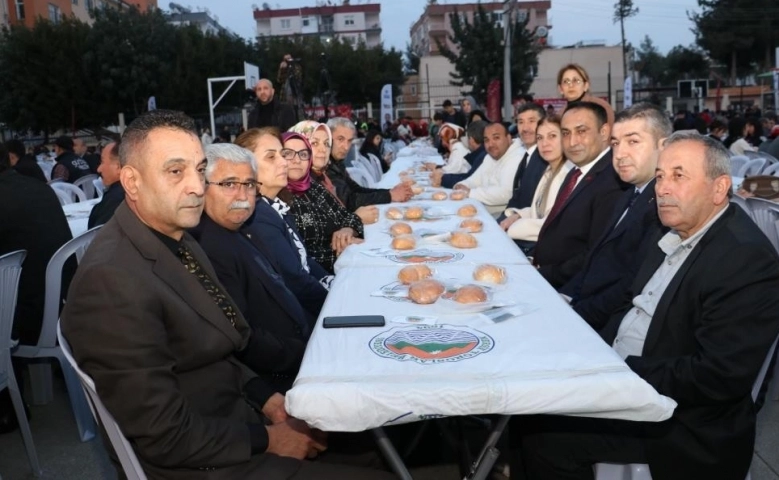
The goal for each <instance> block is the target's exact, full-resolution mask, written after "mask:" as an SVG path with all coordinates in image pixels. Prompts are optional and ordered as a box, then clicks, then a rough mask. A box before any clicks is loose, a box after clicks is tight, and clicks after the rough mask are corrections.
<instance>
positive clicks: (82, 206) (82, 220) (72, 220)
mask: <svg viewBox="0 0 779 480" xmlns="http://www.w3.org/2000/svg"><path fill="white" fill-rule="evenodd" d="M98 202H100V199H99V198H93V199H91V200H87V201H85V202H77V203H70V204H68V205H63V206H62V210H63V211H64V212H65V217H66V218H67V219H68V225H69V226H70V233H71V234H72V235H73V237H74V238H75V237H77V236H78V235H81V234H82V233H84V232H86V231H87V224H88V223H89V213H90V212H91V211H92V207H94V206H95V205H96V204H97V203H98Z"/></svg>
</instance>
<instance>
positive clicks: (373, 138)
mask: <svg viewBox="0 0 779 480" xmlns="http://www.w3.org/2000/svg"><path fill="white" fill-rule="evenodd" d="M382 140H383V138H382V137H381V132H379V131H378V130H369V131H368V133H367V134H366V135H365V140H364V141H363V142H362V146H360V155H362V156H363V157H365V158H368V155H373V156H375V157H376V158H377V159H378V160H379V163H380V164H381V171H382V172H383V173H387V171H388V170H389V164H388V163H387V161H388V160H389V159H390V158H392V153H388V154H386V155H382V154H381V142H382Z"/></svg>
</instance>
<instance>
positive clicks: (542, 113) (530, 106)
mask: <svg viewBox="0 0 779 480" xmlns="http://www.w3.org/2000/svg"><path fill="white" fill-rule="evenodd" d="M531 110H532V111H534V112H536V113H537V114H538V118H539V119H542V118H544V117H546V110H544V107H542V106H541V105H539V104H537V103H534V102H528V103H525V104H523V105H520V107H519V108H518V109H517V114H516V115H515V116H514V118H515V119H516V117H518V116H519V115H520V114H522V113H525V112H529V111H531Z"/></svg>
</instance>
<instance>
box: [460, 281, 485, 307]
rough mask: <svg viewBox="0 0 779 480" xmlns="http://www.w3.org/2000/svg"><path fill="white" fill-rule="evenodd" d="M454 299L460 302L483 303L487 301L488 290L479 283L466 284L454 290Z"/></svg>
mask: <svg viewBox="0 0 779 480" xmlns="http://www.w3.org/2000/svg"><path fill="white" fill-rule="evenodd" d="M452 300H454V301H455V302H458V303H483V302H486V301H487V292H486V291H484V289H483V288H481V287H480V286H478V285H465V286H464V287H460V288H458V289H457V291H456V292H454V296H453V297H452Z"/></svg>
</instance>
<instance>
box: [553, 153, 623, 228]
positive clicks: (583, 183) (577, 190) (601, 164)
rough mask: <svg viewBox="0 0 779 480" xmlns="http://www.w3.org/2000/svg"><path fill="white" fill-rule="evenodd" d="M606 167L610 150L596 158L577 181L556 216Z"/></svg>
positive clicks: (608, 163)
mask: <svg viewBox="0 0 779 480" xmlns="http://www.w3.org/2000/svg"><path fill="white" fill-rule="evenodd" d="M608 167H611V150H609V151H608V152H606V153H605V154H604V155H603V157H602V158H601V159H600V160H598V162H597V163H596V164H595V165H594V166H593V167H592V169H590V171H589V172H587V173H586V174H585V175H584V178H582V179H581V180H580V181H579V184H578V185H576V188H574V189H573V192H571V195H570V196H569V197H568V199H567V200H566V201H565V204H564V205H563V208H561V209H560V212H559V213H558V214H557V217H560V215H561V214H562V213H563V210H565V209H566V207H568V205H570V203H571V202H572V201H573V200H574V199H575V198H576V196H577V195H579V194H580V193H581V192H582V191H584V190H585V189H586V188H587V187H589V186H590V184H592V182H593V181H594V180H595V177H597V176H598V175H600V174H601V173H602V172H603V171H604V170H606V169H607V168H608Z"/></svg>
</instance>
